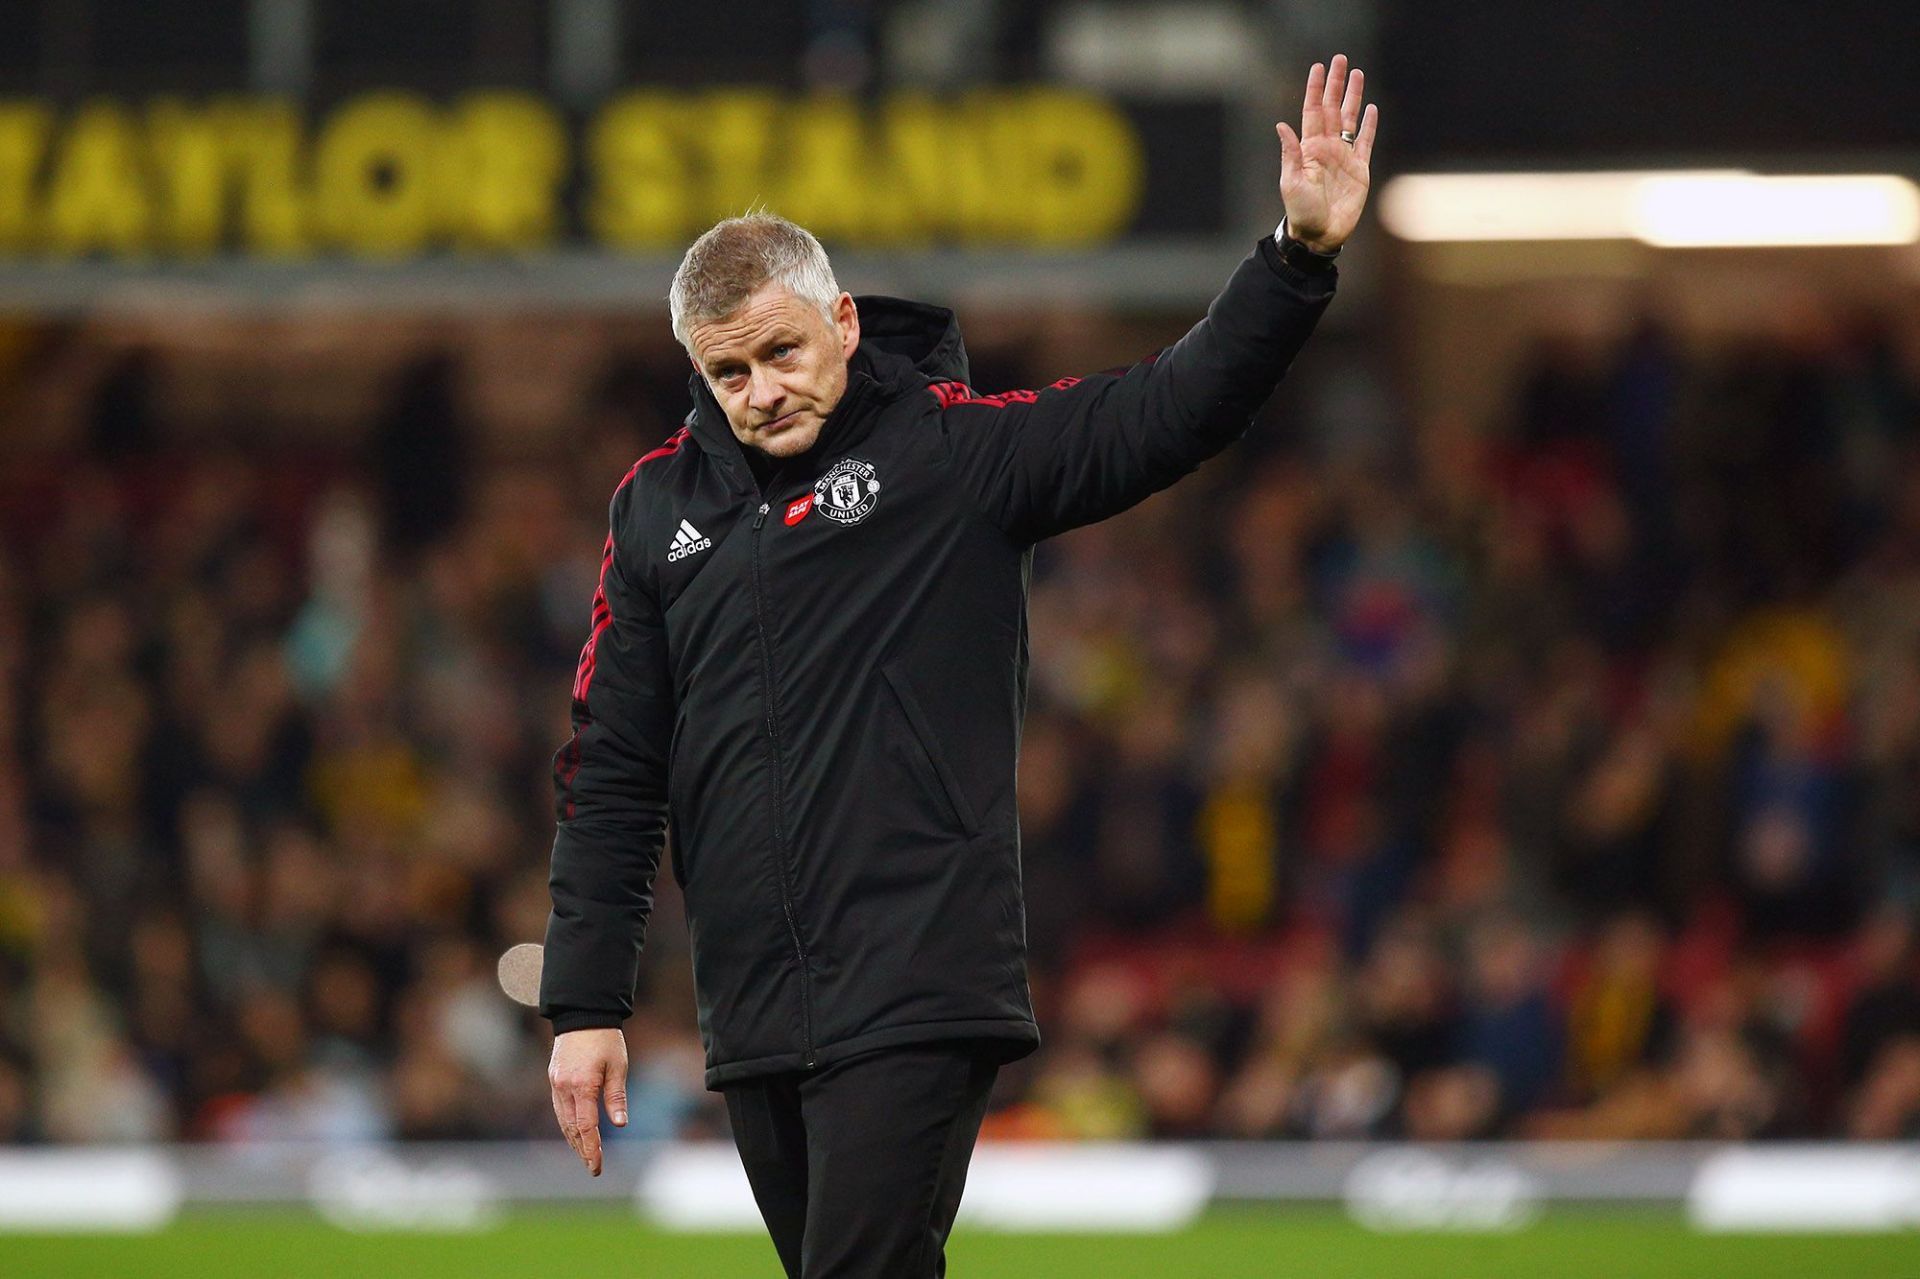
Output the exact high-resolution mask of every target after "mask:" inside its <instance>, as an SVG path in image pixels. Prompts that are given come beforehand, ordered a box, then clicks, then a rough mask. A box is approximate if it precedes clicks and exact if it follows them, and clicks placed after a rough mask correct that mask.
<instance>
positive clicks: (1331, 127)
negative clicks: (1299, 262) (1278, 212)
mask: <svg viewBox="0 0 1920 1279" xmlns="http://www.w3.org/2000/svg"><path fill="white" fill-rule="evenodd" d="M1365 82H1366V76H1365V75H1364V73H1362V72H1361V71H1360V70H1359V69H1358V68H1355V69H1354V70H1353V71H1352V72H1351V73H1349V72H1348V70H1347V55H1346V54H1344V53H1336V54H1334V55H1333V63H1332V65H1331V66H1323V65H1322V64H1320V63H1318V62H1316V63H1314V64H1313V70H1312V71H1310V72H1308V73H1307V96H1306V101H1305V102H1303V103H1302V104H1301V107H1300V132H1299V134H1297V135H1296V134H1295V133H1294V131H1293V129H1292V127H1291V126H1289V125H1288V124H1287V123H1286V121H1284V120H1283V121H1281V122H1280V123H1278V124H1276V125H1274V126H1273V129H1274V132H1275V133H1278V134H1279V135H1280V201H1281V203H1282V204H1284V205H1285V206H1286V210H1287V232H1288V234H1290V235H1291V236H1293V238H1294V239H1296V240H1299V241H1301V242H1303V243H1304V244H1306V245H1307V247H1308V248H1312V249H1319V250H1321V251H1322V252H1327V253H1331V252H1332V251H1333V250H1335V249H1337V248H1339V247H1340V246H1341V245H1342V244H1343V243H1345V242H1346V238H1347V237H1348V236H1350V235H1352V234H1353V228H1354V227H1355V226H1357V225H1358V224H1359V222H1360V211H1361V210H1362V209H1364V208H1365V207H1366V205H1367V186H1368V183H1369V182H1370V181H1371V174H1370V172H1369V170H1368V168H1367V162H1368V161H1369V160H1371V159H1372V158H1373V135H1374V132H1375V131H1376V130H1377V129H1378V128H1379V125H1380V108H1379V107H1377V106H1369V107H1367V109H1366V111H1365V113H1364V114H1363V113H1362V112H1361V109H1360V103H1361V97H1362V94H1363V92H1364V89H1365ZM1342 130H1344V131H1346V132H1347V133H1348V134H1349V135H1351V136H1352V138H1353V141H1352V142H1347V141H1345V140H1344V139H1342V138H1341V136H1340V134H1341V132H1342Z"/></svg>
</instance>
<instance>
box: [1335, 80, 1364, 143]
mask: <svg viewBox="0 0 1920 1279" xmlns="http://www.w3.org/2000/svg"><path fill="white" fill-rule="evenodd" d="M1366 81H1367V73H1366V72H1364V71H1362V70H1360V69H1359V68H1358V67H1355V68H1354V69H1353V74H1352V75H1350V76H1348V77H1347V92H1346V94H1345V96H1343V97H1342V98H1341V99H1340V128H1341V130H1342V132H1346V133H1357V132H1359V130H1360V102H1361V99H1362V95H1363V94H1365V92H1366Z"/></svg>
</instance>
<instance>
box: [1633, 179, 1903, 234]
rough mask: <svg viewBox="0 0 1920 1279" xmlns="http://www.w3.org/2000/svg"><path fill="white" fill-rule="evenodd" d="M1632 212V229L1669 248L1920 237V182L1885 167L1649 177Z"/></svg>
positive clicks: (1641, 186)
mask: <svg viewBox="0 0 1920 1279" xmlns="http://www.w3.org/2000/svg"><path fill="white" fill-rule="evenodd" d="M1633 213H1634V217H1633V234H1634V237H1635V238H1636V239H1640V240H1644V241H1645V242H1646V243H1648V244H1653V245H1658V246H1660V247H1661V248H1669V249H1671V248H1693V249H1700V248H1732V247H1739V246H1769V245H1796V244H1805V245H1835V244H1911V243H1912V242H1913V241H1914V240H1916V239H1920V189H1916V188H1915V187H1914V184H1913V183H1911V182H1909V181H1908V180H1907V179H1905V178H1897V177H1892V176H1888V175H1882V174H1862V175H1858V176H1836V177H1759V176H1756V175H1752V174H1743V175H1740V176H1731V175H1729V176H1719V177H1710V176H1682V177H1660V178H1648V179H1647V180H1646V181H1644V182H1643V183H1641V185H1640V190H1639V193H1638V195H1637V197H1636V199H1635V200H1634V208H1633Z"/></svg>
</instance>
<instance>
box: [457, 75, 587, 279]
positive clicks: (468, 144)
mask: <svg viewBox="0 0 1920 1279" xmlns="http://www.w3.org/2000/svg"><path fill="white" fill-rule="evenodd" d="M452 124H453V127H452V129H450V130H449V137H448V143H449V145H448V146H447V147H446V152H447V155H448V158H449V160H450V165H449V167H450V169H451V172H448V173H446V174H444V175H443V178H442V182H443V187H444V191H445V194H446V197H447V199H448V201H449V208H448V209H447V214H448V221H449V222H450V223H451V224H452V226H453V228H454V230H455V233H456V235H457V236H458V243H459V244H460V246H461V247H462V248H473V249H532V248H539V247H541V246H543V245H545V244H547V243H548V242H549V241H551V240H552V239H553V233H554V227H555V224H556V223H557V221H558V219H559V199H560V182H561V181H562V180H563V179H564V178H565V177H566V174H567V165H568V162H569V156H568V146H569V144H568V139H567V132H566V129H565V127H564V126H563V125H562V124H561V122H560V117H559V115H558V113H557V112H555V111H554V109H553V108H552V107H551V106H549V105H548V104H547V103H545V102H543V101H541V100H540V99H539V98H536V97H533V96H532V95H530V94H525V93H475V94H471V95H469V96H468V97H466V98H464V99H462V100H461V102H460V104H459V105H458V106H456V107H455V108H454V112H453V120H452Z"/></svg>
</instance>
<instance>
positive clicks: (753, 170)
mask: <svg viewBox="0 0 1920 1279" xmlns="http://www.w3.org/2000/svg"><path fill="white" fill-rule="evenodd" d="M695 109H696V110H697V111H698V112H699V115H698V117H697V121H696V127H694V128H692V129H690V130H688V139H687V140H688V142H689V143H691V144H692V146H693V148H694V151H695V153H696V154H697V155H698V158H699V160H700V161H701V168H702V169H703V170H705V172H706V175H707V185H706V190H705V191H704V192H703V193H702V194H703V196H704V199H703V200H702V201H701V203H700V217H701V220H702V221H704V222H706V223H709V224H711V223H714V222H718V221H719V220H720V219H722V218H731V217H736V216H738V215H739V214H742V213H745V212H746V211H747V210H748V209H750V208H752V207H753V206H754V205H757V204H765V203H767V202H769V201H770V199H771V198H772V196H773V183H772V182H771V181H769V178H768V173H767V167H768V166H767V161H768V157H769V153H770V152H771V150H772V142H773V125H774V120H775V118H776V117H777V116H778V114H779V99H778V98H776V97H775V96H774V95H773V94H771V93H768V92H765V91H763V90H760V89H722V90H719V91H718V92H715V93H710V94H708V95H707V96H706V97H704V98H702V99H701V100H700V101H699V103H698V105H697V107H696V108H695Z"/></svg>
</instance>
